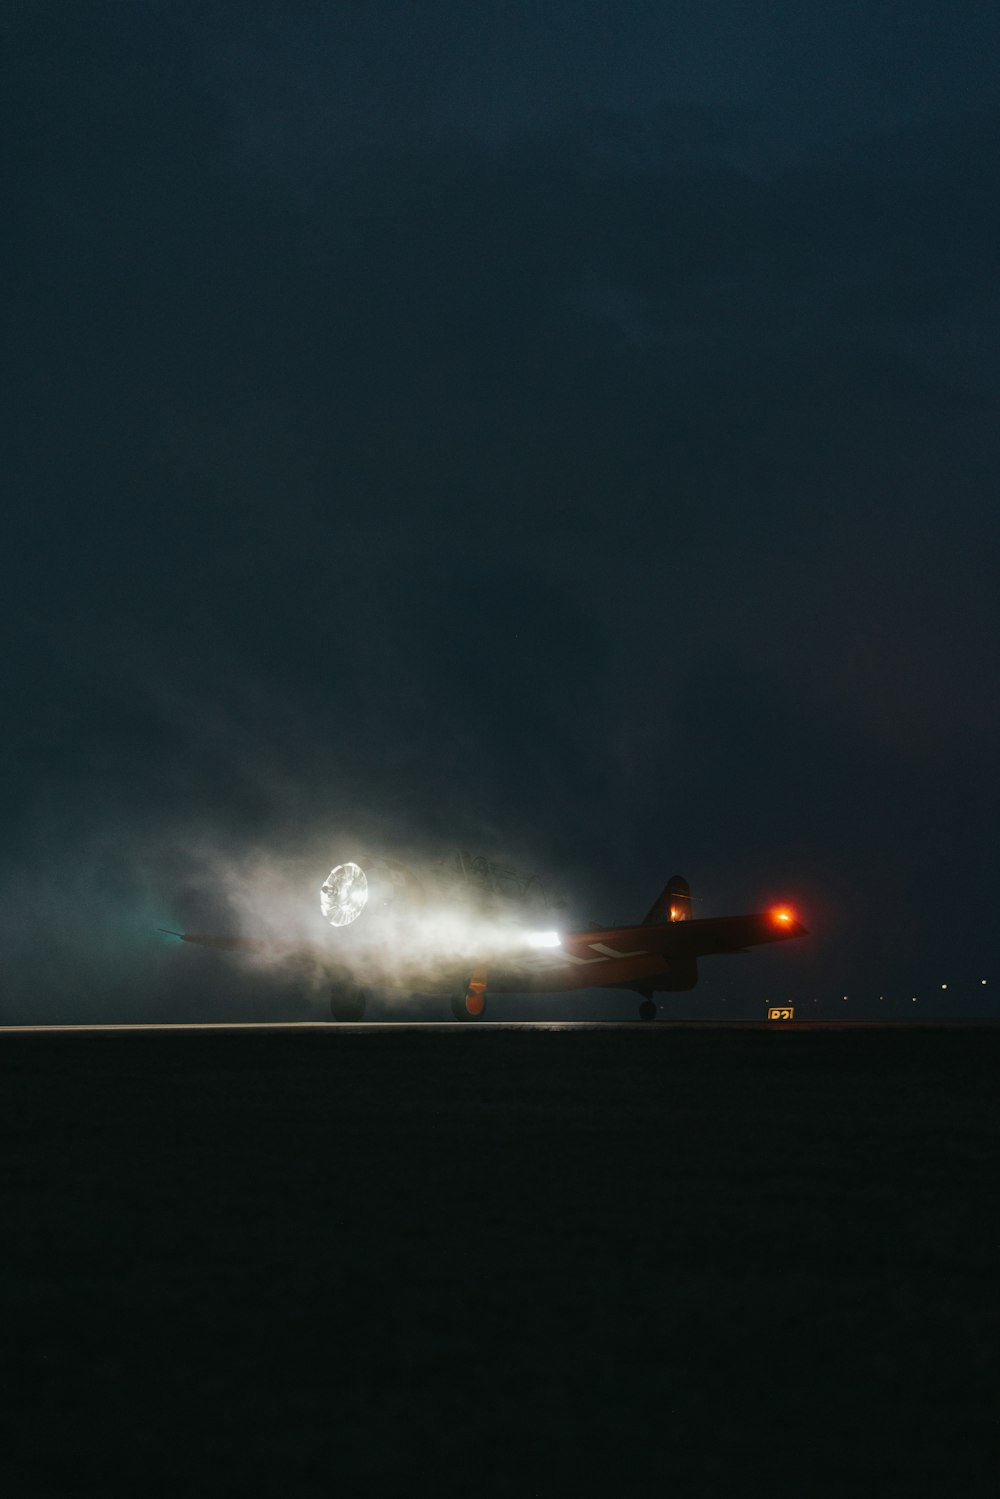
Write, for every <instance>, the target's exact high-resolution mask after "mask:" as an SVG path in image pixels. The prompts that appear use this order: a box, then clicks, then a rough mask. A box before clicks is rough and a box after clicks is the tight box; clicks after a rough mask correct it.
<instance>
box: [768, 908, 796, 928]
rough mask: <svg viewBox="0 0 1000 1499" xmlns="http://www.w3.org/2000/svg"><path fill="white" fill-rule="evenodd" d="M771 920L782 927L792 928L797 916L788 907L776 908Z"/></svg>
mask: <svg viewBox="0 0 1000 1499" xmlns="http://www.w3.org/2000/svg"><path fill="white" fill-rule="evenodd" d="M771 920H772V921H776V922H778V923H779V925H781V926H792V925H793V923H794V921H795V914H794V912H792V911H790V910H789V909H788V907H787V906H775V907H773V909H772V911H771Z"/></svg>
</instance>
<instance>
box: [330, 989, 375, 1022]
mask: <svg viewBox="0 0 1000 1499" xmlns="http://www.w3.org/2000/svg"><path fill="white" fill-rule="evenodd" d="M367 1003H368V991H367V989H361V988H359V987H358V986H357V985H352V986H351V987H350V988H347V989H333V990H331V992H330V1014H331V1015H332V1016H333V1018H334V1020H345V1021H351V1020H354V1021H357V1020H363V1019H364V1014H365V1008H366V1006H367Z"/></svg>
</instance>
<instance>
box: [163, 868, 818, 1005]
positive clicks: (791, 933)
mask: <svg viewBox="0 0 1000 1499" xmlns="http://www.w3.org/2000/svg"><path fill="white" fill-rule="evenodd" d="M442 862H443V861H442ZM428 885H430V888H431V893H432V894H433V893H434V891H435V890H436V893H437V894H438V896H440V895H441V893H442V892H443V893H444V894H445V895H446V896H447V897H448V899H449V909H454V908H456V906H457V907H458V908H459V909H465V911H466V912H473V911H474V912H475V913H476V914H475V915H474V916H472V917H471V919H470V920H469V922H468V926H467V935H466V940H465V943H464V950H463V951H462V952H461V953H457V952H454V951H453V952H451V953H450V954H449V955H444V954H442V955H436V956H433V957H432V956H431V953H430V950H429V949H428V947H427V946H426V945H424V946H421V945H420V944H419V942H418V943H417V945H416V946H415V947H413V946H409V944H408V935H407V934H409V937H413V936H414V935H416V936H417V937H420V936H421V935H423V934H425V933H426V931H427V930H428V929H429V928H431V927H432V925H433V922H434V919H435V914H434V913H435V910H436V908H435V907H433V906H432V904H431V903H430V899H429V895H428ZM463 902H464V905H463ZM320 905H321V910H322V914H323V916H325V917H326V919H327V921H328V922H329V923H330V925H331V926H332V927H333V928H334V931H335V932H336V933H337V938H336V939H335V944H336V943H337V942H338V941H339V942H340V943H342V944H343V945H341V946H339V948H338V946H337V945H335V946H334V947H333V948H331V947H330V946H329V945H328V944H327V943H324V944H322V945H317V944H312V943H310V944H309V945H308V956H309V957H310V958H311V959H313V960H318V961H319V963H320V964H321V966H322V969H323V971H324V972H325V973H326V974H327V976H328V978H329V979H330V981H331V983H332V987H331V992H330V1011H331V1014H332V1016H333V1018H334V1020H339V1021H355V1022H356V1021H360V1020H361V1019H363V1017H364V1014H365V1010H366V1008H367V1002H368V998H369V996H370V994H371V993H372V992H373V990H375V989H377V988H378V987H379V986H380V985H379V980H380V979H381V980H382V986H389V985H395V986H396V987H405V988H406V989H408V990H409V991H410V992H413V993H433V992H438V993H444V994H446V995H447V996H448V997H449V998H450V1001H451V1011H452V1014H453V1016H454V1018H455V1019H456V1020H459V1021H479V1020H482V1019H483V1017H484V1015H485V1013H486V1005H487V997H488V995H491V994H509V993H517V994H522V993H533V994H551V993H559V994H562V993H566V992H568V991H570V990H574V989H595V988H607V989H617V990H624V991H626V992H628V993H631V994H633V995H636V996H638V998H639V1000H640V1003H639V1007H638V1009H639V1018H640V1020H644V1021H651V1020H655V1018H656V1013H657V1007H656V1003H655V1001H654V999H653V996H654V995H655V994H663V993H671V994H676V993H679V992H682V991H685V990H689V989H693V988H694V987H695V985H696V984H697V982H698V960H699V958H704V957H709V956H713V955H715V954H719V953H742V952H747V951H749V949H750V948H751V947H758V946H761V945H763V944H765V943H772V942H783V941H787V940H788V939H790V938H793V937H803V936H806V935H807V932H806V928H805V927H804V926H803V925H802V923H801V922H800V921H799V920H798V918H797V916H796V915H795V913H794V912H793V911H792V910H791V909H790V908H789V907H788V906H784V905H779V906H773V907H771V908H770V909H769V910H766V911H760V912H757V913H755V914H753V915H748V916H713V917H693V916H692V914H691V891H690V888H689V886H688V883H687V881H686V880H685V879H684V878H683V877H682V876H681V875H676V874H675V875H672V876H671V878H670V879H669V880H668V881H667V883H666V885H665V886H664V888H663V890H662V891H661V893H660V895H659V896H658V898H657V899H656V901H655V902H654V903H653V905H652V906H651V907H650V909H649V911H647V913H646V915H645V916H644V917H643V919H642V921H641V922H639V923H638V924H636V925H634V926H614V927H595V928H591V929H587V930H585V931H571V932H564V933H561V932H558V931H556V930H551V929H545V930H535V929H530V928H527V927H526V926H525V925H524V915H523V913H524V912H525V910H526V909H527V908H529V907H532V906H533V910H532V914H535V912H537V910H538V909H539V907H541V908H542V909H544V910H545V912H546V914H549V915H550V914H551V912H552V910H553V903H552V902H550V901H549V899H548V896H547V892H546V890H545V887H544V886H543V885H542V884H541V882H540V881H538V880H536V879H534V878H531V879H527V880H526V879H525V878H524V877H523V876H521V875H519V874H518V873H517V871H515V870H513V869H512V868H511V867H510V866H509V865H500V864H496V863H491V862H490V861H489V860H486V859H474V858H473V857H472V856H471V855H469V854H466V853H460V854H458V855H457V858H456V860H455V862H454V864H453V866H452V867H451V868H450V869H443V870H442V867H441V864H439V866H438V869H437V872H436V878H435V879H432V880H431V881H428V879H427V876H426V875H424V876H418V875H417V874H415V873H414V871H413V870H412V869H409V868H408V867H407V866H405V865H403V864H400V863H398V862H396V861H393V860H390V859H366V860H365V862H364V865H363V866H362V864H361V863H357V862H355V861H353V860H352V861H348V862H346V863H344V864H338V865H337V866H336V867H335V868H334V869H333V870H331V872H330V874H329V875H328V876H327V879H326V880H325V881H324V884H323V886H322V889H321V892H320ZM401 915H402V916H405V918H406V923H405V924H400V920H399V918H400V916H401ZM390 916H391V917H395V918H396V920H395V921H392V922H391V921H390V920H389V918H390ZM518 916H520V920H518V919H517V918H518ZM512 917H513V919H512ZM360 918H364V919H365V921H366V922H367V934H368V936H369V939H370V940H369V944H368V945H367V946H364V945H362V946H359V945H356V944H355V945H351V942H350V939H351V938H352V937H354V936H356V934H357V933H358V931H359V930H360V929H359V928H358V927H357V926H356V923H357V922H358V921H359V919H360ZM477 919H478V920H479V921H480V922H481V923H482V924H481V925H477ZM161 930H165V929H161ZM171 935H173V936H177V937H180V938H181V940H182V941H184V942H190V943H194V944H196V945H198V946H201V947H212V948H218V949H221V950H223V951H231V952H242V953H246V954H252V955H258V956H272V957H278V958H280V957H282V956H290V955H294V954H295V953H299V954H303V944H302V943H299V942H290V943H282V942H276V941H275V939H273V938H270V939H265V940H260V939H254V938H247V937H226V936H215V935H212V934H210V933H204V932H173V933H171ZM477 943H478V944H479V946H480V951H478V952H476V951H475V947H476V945H477ZM359 972H360V975H361V976H360V978H359Z"/></svg>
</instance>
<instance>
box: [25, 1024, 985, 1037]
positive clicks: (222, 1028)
mask: <svg viewBox="0 0 1000 1499" xmlns="http://www.w3.org/2000/svg"><path fill="white" fill-rule="evenodd" d="M390 1030H391V1031H393V1032H397V1031H408V1032H413V1033H415V1034H422V1035H433V1034H437V1033H446V1034H448V1033H453V1032H455V1031H464V1032H466V1033H467V1034H470V1035H471V1034H473V1033H476V1034H480V1035H482V1034H495V1033H497V1032H501V1031H598V1032H608V1031H645V1032H647V1033H651V1032H653V1031H677V1030H681V1031H730V1030H736V1031H739V1030H743V1031H858V1030H861V1031H873V1030H886V1031H904V1030H905V1031H911V1030H943V1031H950V1030H962V1031H966V1030H997V1031H1000V1020H661V1021H654V1022H653V1023H652V1024H646V1023H644V1022H643V1021H641V1020H627V1021H620V1020H614V1021H607V1020H582V1021H581V1020H497V1021H490V1020H480V1021H476V1022H474V1023H472V1022H464V1021H457V1020H449V1021H443V1020H380V1021H361V1022H359V1023H351V1022H349V1021H342V1020H341V1021H333V1020H286V1021H273V1020H272V1021H254V1020H240V1021H231V1020H228V1021H190V1022H175V1023H170V1024H156V1025H152V1024H142V1023H139V1024H137V1023H130V1024H125V1023H122V1024H116V1025H88V1024H81V1025H0V1037H2V1036H4V1035H66V1034H68V1035H77V1036H82V1035H100V1034H102V1033H104V1032H107V1031H112V1032H119V1033H124V1034H132V1035H140V1034H144V1033H152V1034H153V1035H164V1036H168V1035H176V1034H179V1033H183V1032H191V1033H194V1034H197V1033H199V1032H226V1031H235V1032H240V1031H258V1032H264V1033H272V1034H273V1033H281V1032H285V1033H288V1034H295V1033H297V1032H302V1031H327V1032H338V1031H343V1032H346V1033H348V1034H354V1035H379V1034H381V1033H382V1032H384V1031H390Z"/></svg>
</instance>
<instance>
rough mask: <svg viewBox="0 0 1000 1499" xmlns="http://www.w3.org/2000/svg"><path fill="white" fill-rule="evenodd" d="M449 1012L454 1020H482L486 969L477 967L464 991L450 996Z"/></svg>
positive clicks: (484, 1010) (484, 1009) (484, 1012)
mask: <svg viewBox="0 0 1000 1499" xmlns="http://www.w3.org/2000/svg"><path fill="white" fill-rule="evenodd" d="M451 1013H452V1014H453V1015H454V1017H455V1019H456V1020H482V1018H483V1016H484V1015H485V1014H486V969H485V968H477V969H476V971H475V972H474V973H473V975H472V977H471V978H470V979H469V982H468V984H467V985H466V987H465V991H464V993H461V992H460V993H458V994H453V995H452V996H451Z"/></svg>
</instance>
